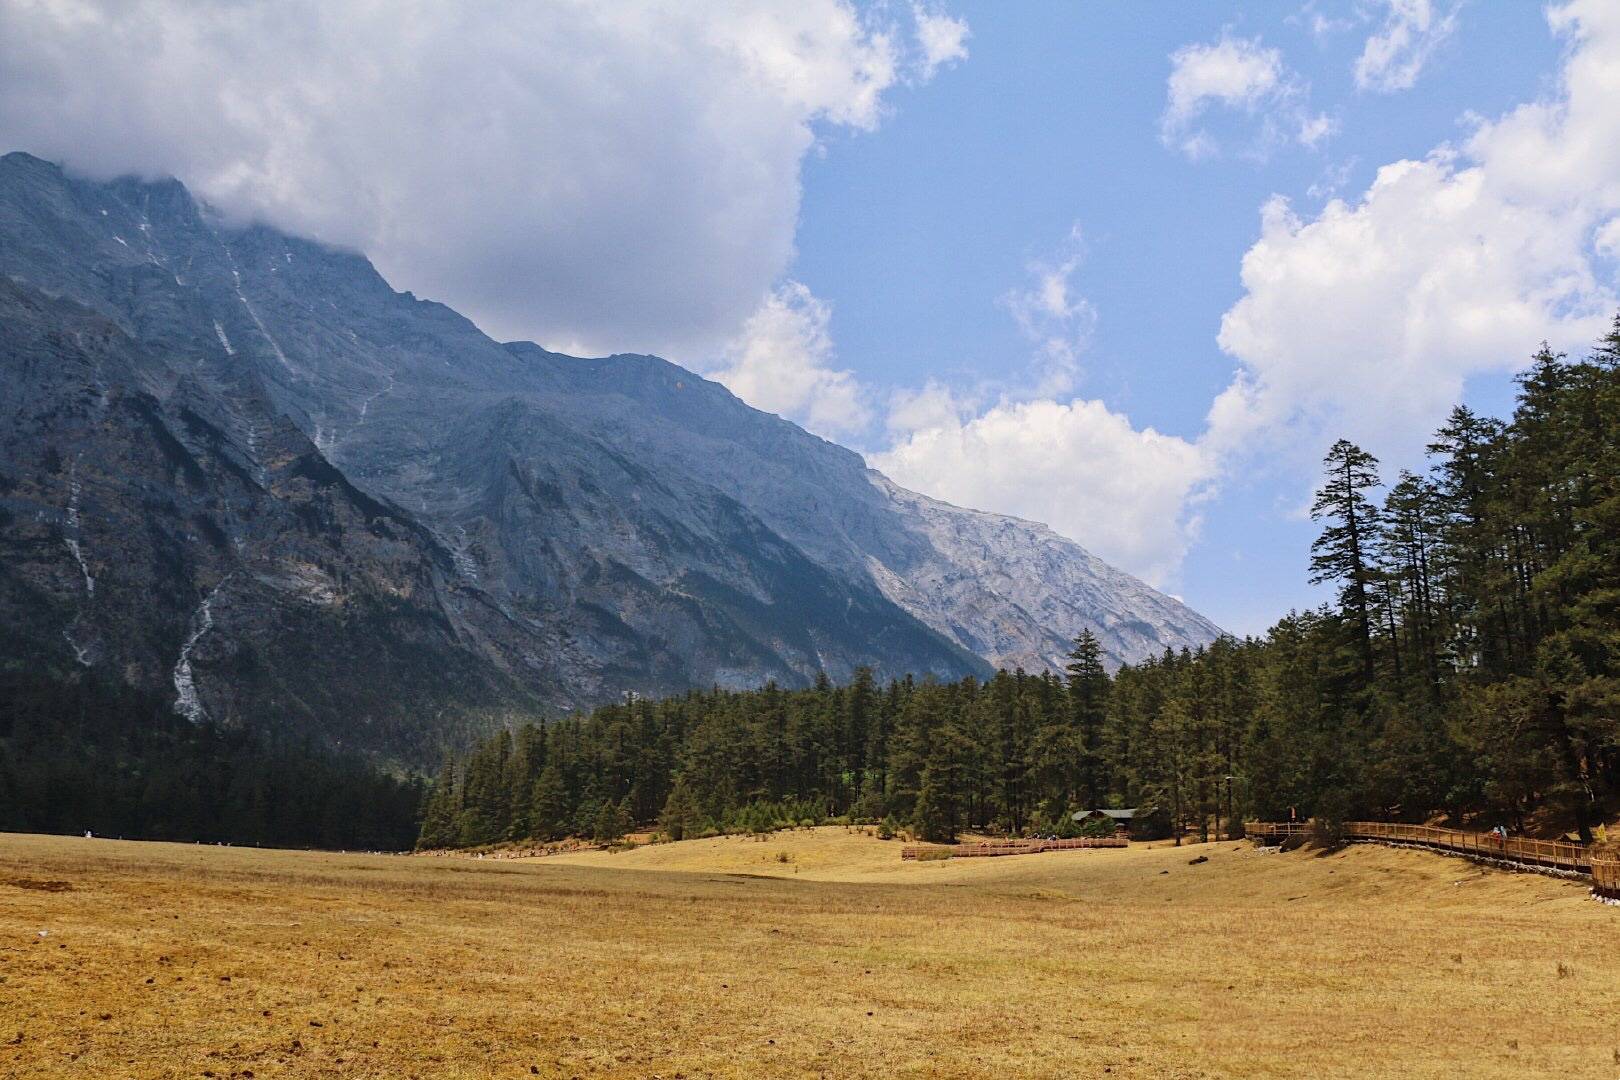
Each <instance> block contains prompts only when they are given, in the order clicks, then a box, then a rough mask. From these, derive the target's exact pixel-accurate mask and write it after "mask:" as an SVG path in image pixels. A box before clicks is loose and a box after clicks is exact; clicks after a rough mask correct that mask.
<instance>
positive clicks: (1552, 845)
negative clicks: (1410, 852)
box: [1243, 821, 1620, 900]
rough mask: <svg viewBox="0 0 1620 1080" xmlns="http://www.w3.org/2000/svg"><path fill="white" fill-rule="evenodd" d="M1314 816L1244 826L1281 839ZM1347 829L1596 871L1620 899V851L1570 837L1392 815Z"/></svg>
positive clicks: (1601, 891)
mask: <svg viewBox="0 0 1620 1080" xmlns="http://www.w3.org/2000/svg"><path fill="white" fill-rule="evenodd" d="M1310 828H1311V826H1310V823H1309V822H1302V821H1250V822H1245V823H1244V826H1243V829H1244V832H1245V833H1246V834H1247V835H1248V836H1249V837H1250V838H1251V839H1254V840H1260V841H1262V842H1264V841H1275V842H1280V841H1283V840H1286V839H1287V838H1288V837H1290V836H1296V835H1299V834H1302V833H1305V832H1308V831H1309V830H1310ZM1343 830H1344V835H1345V837H1346V838H1348V839H1351V840H1376V841H1384V842H1386V843H1394V844H1410V845H1413V846H1416V847H1426V848H1433V849H1435V850H1437V851H1454V852H1457V853H1458V854H1461V855H1467V856H1471V857H1473V858H1480V859H1494V860H1498V861H1501V862H1510V863H1517V864H1519V865H1521V866H1526V867H1530V868H1534V869H1542V870H1555V871H1561V872H1564V873H1569V874H1577V875H1583V876H1590V877H1591V878H1592V890H1593V891H1594V892H1596V893H1597V894H1598V895H1600V896H1603V897H1606V898H1609V899H1617V900H1620V852H1615V851H1612V850H1605V849H1602V848H1595V847H1589V846H1587V845H1585V844H1575V843H1571V842H1569V841H1567V840H1532V839H1529V838H1528V837H1520V836H1499V835H1497V834H1496V833H1488V832H1485V833H1482V832H1469V831H1466V830H1463V829H1443V828H1440V827H1438V826H1434V825H1403V824H1399V823H1396V822H1388V821H1346V822H1345V823H1344V826H1343Z"/></svg>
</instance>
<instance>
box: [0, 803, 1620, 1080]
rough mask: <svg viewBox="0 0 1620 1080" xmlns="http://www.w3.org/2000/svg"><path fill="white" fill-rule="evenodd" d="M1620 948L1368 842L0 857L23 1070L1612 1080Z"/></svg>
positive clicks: (1534, 892) (1558, 904) (89, 844)
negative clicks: (922, 856) (957, 852)
mask: <svg viewBox="0 0 1620 1080" xmlns="http://www.w3.org/2000/svg"><path fill="white" fill-rule="evenodd" d="M1197 855H1207V856H1208V861H1207V862H1205V863H1202V864H1200V865H1196V866H1193V865H1189V864H1188V860H1189V859H1191V858H1193V857H1195V856H1197ZM1617 941H1620V910H1617V909H1614V908H1610V907H1604V906H1602V905H1599V904H1596V903H1593V902H1592V901H1590V900H1589V899H1587V897H1586V889H1585V887H1584V886H1582V885H1578V884H1574V883H1565V882H1560V881H1555V880H1550V879H1546V878H1541V877H1535V876H1529V875H1513V874H1507V873H1501V872H1496V871H1485V870H1481V869H1479V868H1477V867H1474V866H1472V865H1470V864H1468V863H1465V862H1462V861H1459V860H1455V859H1448V858H1442V857H1439V856H1435V855H1431V854H1426V853H1421V852H1414V851H1396V850H1389V849H1384V848H1375V847H1365V846H1362V847H1355V848H1352V849H1350V850H1347V851H1344V852H1341V853H1338V854H1334V855H1330V856H1326V857H1321V856H1317V855H1315V854H1311V853H1292V854H1261V853H1258V852H1256V851H1255V850H1253V849H1251V848H1249V847H1248V846H1247V845H1242V844H1236V843H1224V844H1210V845H1201V846H1195V847H1184V848H1180V849H1177V848H1168V847H1158V848H1132V849H1130V850H1126V851H1106V850H1105V851H1073V852H1053V853H1047V854H1041V855H1028V856H1019V857H1013V858H1000V859H976V860H960V861H951V862H941V863H901V862H900V859H899V844H898V843H895V842H890V843H885V842H883V841H879V840H876V839H873V838H871V837H868V836H865V835H862V834H858V833H852V832H846V831H845V830H843V829H838V828H830V829H817V830H810V831H806V832H797V833H791V834H781V835H779V836H777V837H773V838H771V839H769V840H767V841H764V842H759V841H753V840H746V839H715V840H700V841H689V842H686V843H682V844H671V845H662V846H658V847H649V848H642V849H637V850H635V851H629V852H623V853H618V854H609V853H587V854H579V855H570V856H562V857H554V858H549V859H544V860H539V861H535V862H529V863H525V862H510V861H495V860H483V861H477V860H468V859H460V858H407V857H401V856H368V855H337V854H317V853H302V852H287V851H257V850H251V849H243V848H219V847H196V846H185V845H173V844H138V843H125V842H120V841H109V840H86V839H82V838H64V837H38V836H18V835H0V1074H3V1075H5V1076H8V1077H11V1076H14V1077H56V1076H64V1077H65V1076H75V1077H77V1076H117V1077H125V1076H128V1077H218V1078H226V1077H233V1076H234V1077H243V1078H247V1077H253V1078H264V1080H268V1078H273V1077H312V1076H345V1077H379V1078H380V1077H390V1078H393V1077H401V1078H404V1077H411V1076H415V1077H420V1078H423V1080H427V1078H433V1080H437V1078H441V1077H450V1078H456V1077H486V1076H490V1077H517V1076H532V1075H540V1076H547V1077H581V1078H584V1077H654V1076H656V1077H662V1078H664V1080H674V1078H677V1077H679V1078H688V1080H696V1078H699V1077H750V1078H760V1077H777V1076H793V1077H800V1076H826V1077H840V1078H841V1077H862V1076H872V1077H879V1076H881V1077H890V1076H931V1077H967V1076H987V1077H988V1076H1032V1077H1076V1076H1110V1077H1338V1076H1389V1077H1456V1076H1468V1077H1481V1076H1502V1077H1525V1076H1559V1077H1586V1076H1590V1077H1604V1078H1612V1077H1613V1076H1614V1075H1615V1074H1616V1072H1617V1070H1620V948H1616V942H1617Z"/></svg>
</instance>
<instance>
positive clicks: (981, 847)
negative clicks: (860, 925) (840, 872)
mask: <svg viewBox="0 0 1620 1080" xmlns="http://www.w3.org/2000/svg"><path fill="white" fill-rule="evenodd" d="M1129 844H1130V841H1129V840H1126V839H1125V838H1124V837H1122V836H1105V837H1094V836H1085V837H1080V838H1079V839H1076V840H1015V839H1009V840H982V841H979V842H978V843H973V844H908V845H906V846H905V847H903V848H901V849H900V857H901V858H902V859H920V858H926V857H928V856H929V855H932V854H933V853H935V852H941V853H944V854H941V855H935V856H934V857H936V858H944V857H946V856H947V855H948V856H949V857H950V858H952V859H967V858H982V857H985V856H990V855H1033V854H1035V853H1036V852H1039V851H1072V850H1074V849H1076V848H1122V847H1127V846H1129Z"/></svg>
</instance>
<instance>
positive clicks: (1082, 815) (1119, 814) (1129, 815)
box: [1073, 806, 1169, 840]
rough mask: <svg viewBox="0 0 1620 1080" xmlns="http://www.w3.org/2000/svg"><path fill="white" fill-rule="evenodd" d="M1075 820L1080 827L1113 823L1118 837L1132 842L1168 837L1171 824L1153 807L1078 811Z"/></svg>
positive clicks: (1102, 808)
mask: <svg viewBox="0 0 1620 1080" xmlns="http://www.w3.org/2000/svg"><path fill="white" fill-rule="evenodd" d="M1073 819H1074V823H1075V824H1076V825H1080V826H1085V825H1093V824H1095V823H1098V822H1104V821H1107V822H1112V823H1113V826H1114V834H1115V835H1116V836H1125V837H1129V838H1130V839H1132V840H1157V839H1160V838H1161V837H1162V836H1164V835H1168V824H1169V823H1168V822H1167V821H1166V820H1165V815H1164V813H1163V812H1162V811H1160V810H1159V809H1158V808H1157V807H1152V806H1129V807H1123V808H1117V809H1116V808H1114V807H1098V808H1097V809H1095V810H1076V811H1075V812H1074V814H1073Z"/></svg>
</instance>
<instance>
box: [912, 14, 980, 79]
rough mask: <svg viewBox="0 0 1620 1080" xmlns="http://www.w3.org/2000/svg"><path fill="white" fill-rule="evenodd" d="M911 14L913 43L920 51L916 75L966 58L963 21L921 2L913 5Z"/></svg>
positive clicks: (966, 26) (927, 76) (965, 31)
mask: <svg viewBox="0 0 1620 1080" xmlns="http://www.w3.org/2000/svg"><path fill="white" fill-rule="evenodd" d="M911 15H912V18H913V19H915V20H916V23H917V45H918V47H919V48H920V49H921V50H922V65H921V69H920V74H921V76H922V77H923V78H924V79H927V78H931V77H932V76H933V74H934V72H936V71H938V70H939V69H940V68H941V67H944V66H945V65H946V64H951V63H955V62H956V61H958V60H966V59H967V54H968V51H967V39H968V37H969V33H968V24H967V22H966V21H965V20H962V19H958V18H955V17H954V16H951V15H947V14H946V13H945V12H943V11H939V10H937V9H935V8H931V7H925V6H924V5H922V4H913V5H912V6H911Z"/></svg>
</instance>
